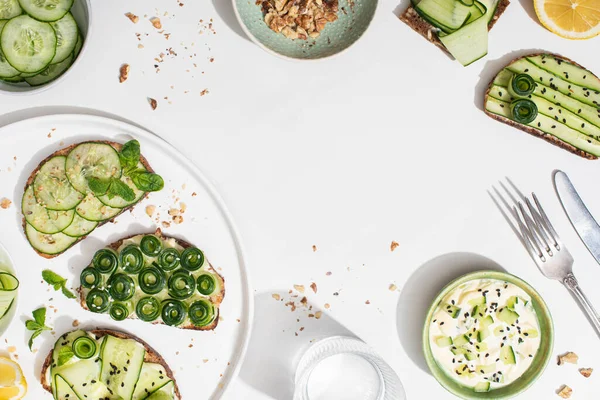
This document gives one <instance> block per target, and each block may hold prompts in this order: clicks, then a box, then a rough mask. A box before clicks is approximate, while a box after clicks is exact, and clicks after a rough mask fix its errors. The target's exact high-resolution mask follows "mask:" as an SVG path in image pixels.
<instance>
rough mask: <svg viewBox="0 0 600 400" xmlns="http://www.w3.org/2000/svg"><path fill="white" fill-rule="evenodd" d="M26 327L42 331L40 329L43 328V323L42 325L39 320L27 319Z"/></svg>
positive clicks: (30, 329)
mask: <svg viewBox="0 0 600 400" xmlns="http://www.w3.org/2000/svg"><path fill="white" fill-rule="evenodd" d="M25 327H26V328H27V330H29V331H40V330H42V325H40V324H38V323H37V322H35V321H32V320H28V321H25Z"/></svg>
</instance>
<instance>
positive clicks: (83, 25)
mask: <svg viewBox="0 0 600 400" xmlns="http://www.w3.org/2000/svg"><path fill="white" fill-rule="evenodd" d="M71 14H73V18H75V21H77V26H78V27H79V31H80V32H81V35H82V36H83V47H82V48H81V51H80V52H79V55H78V56H77V59H76V60H75V61H74V62H73V64H71V66H70V67H69V69H67V70H66V71H65V72H64V73H63V74H62V75H61V76H59V77H58V78H56V79H55V80H53V81H51V82H48V83H46V84H45V85H41V86H29V85H28V84H27V83H25V82H21V83H8V82H4V81H2V80H0V91H1V92H3V93H7V94H16V95H20V94H34V93H40V92H43V91H44V90H47V89H50V88H51V87H53V86H56V85H57V84H58V83H59V82H62V81H63V80H64V79H65V78H66V77H67V75H69V73H70V72H71V70H72V69H73V68H75V66H76V65H77V64H78V63H79V60H81V57H82V56H83V54H84V53H85V50H86V48H87V42H88V38H89V37H90V33H91V31H92V29H91V28H92V24H91V21H92V18H91V15H92V3H91V0H75V2H74V3H73V8H72V9H71Z"/></svg>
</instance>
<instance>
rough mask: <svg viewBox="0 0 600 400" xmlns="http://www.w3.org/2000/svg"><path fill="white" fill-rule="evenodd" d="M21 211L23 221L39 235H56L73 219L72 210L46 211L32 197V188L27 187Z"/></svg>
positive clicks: (73, 212) (73, 213)
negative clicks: (23, 217)
mask: <svg viewBox="0 0 600 400" xmlns="http://www.w3.org/2000/svg"><path fill="white" fill-rule="evenodd" d="M21 210H22V212H23V216H25V221H27V222H28V223H29V224H31V226H33V227H34V228H35V230H36V231H38V232H41V233H49V234H52V233H58V232H61V231H62V230H63V229H65V228H66V227H68V226H69V225H70V224H71V223H72V222H73V218H74V217H75V211H74V210H67V211H48V210H46V208H45V207H42V206H41V205H40V204H39V203H38V202H37V200H36V198H35V196H34V195H33V188H32V187H31V185H30V186H27V189H25V193H24V194H23V201H22V202H21Z"/></svg>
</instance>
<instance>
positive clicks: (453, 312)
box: [444, 304, 460, 319]
mask: <svg viewBox="0 0 600 400" xmlns="http://www.w3.org/2000/svg"><path fill="white" fill-rule="evenodd" d="M444 310H446V312H447V313H448V314H449V315H450V316H451V317H452V318H454V319H456V318H458V317H459V315H460V308H459V307H456V306H453V305H452V304H445V305H444Z"/></svg>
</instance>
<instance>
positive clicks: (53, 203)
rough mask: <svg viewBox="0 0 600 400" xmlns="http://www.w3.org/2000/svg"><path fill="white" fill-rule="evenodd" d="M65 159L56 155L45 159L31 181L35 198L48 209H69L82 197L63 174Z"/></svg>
mask: <svg viewBox="0 0 600 400" xmlns="http://www.w3.org/2000/svg"><path fill="white" fill-rule="evenodd" d="M65 160H66V157H65V156H56V157H53V158H51V159H50V160H48V161H46V163H45V164H44V165H42V167H41V168H40V170H39V171H38V173H37V176H36V177H35V180H34V182H33V193H34V195H35V198H36V199H37V200H38V202H39V203H41V204H42V205H43V206H46V208H47V209H49V210H56V211H64V210H70V209H72V208H75V207H76V206H77V204H79V203H80V202H81V200H82V199H83V197H84V196H83V195H82V194H81V193H79V192H78V191H76V190H75V189H74V188H73V186H71V184H70V183H69V180H68V179H67V175H66V174H65Z"/></svg>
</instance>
